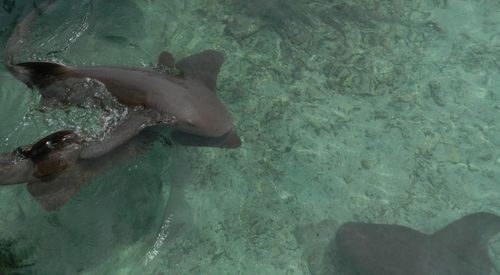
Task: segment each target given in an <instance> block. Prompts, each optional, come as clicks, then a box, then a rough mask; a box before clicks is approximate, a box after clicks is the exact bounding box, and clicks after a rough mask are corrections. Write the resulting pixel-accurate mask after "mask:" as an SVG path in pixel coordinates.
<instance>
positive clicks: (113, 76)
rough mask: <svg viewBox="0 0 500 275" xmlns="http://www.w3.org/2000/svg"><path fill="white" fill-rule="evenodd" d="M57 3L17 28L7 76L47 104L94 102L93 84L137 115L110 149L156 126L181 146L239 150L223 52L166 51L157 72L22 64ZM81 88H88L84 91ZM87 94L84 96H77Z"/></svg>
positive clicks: (45, 4) (6, 57) (119, 131)
mask: <svg viewBox="0 0 500 275" xmlns="http://www.w3.org/2000/svg"><path fill="white" fill-rule="evenodd" d="M54 2H55V1H54V0H48V1H45V2H43V3H42V4H40V5H38V6H37V7H36V8H35V9H34V10H33V11H32V12H31V13H30V14H28V15H27V16H26V17H25V18H24V19H23V20H22V21H21V22H20V23H19V24H18V25H17V26H16V28H15V30H14V31H13V33H12V35H11V36H10V38H9V39H8V41H7V44H6V46H5V55H4V64H5V66H6V67H7V69H8V71H9V72H10V73H11V74H12V75H13V76H14V77H15V78H17V79H18V80H20V81H21V82H23V83H25V84H26V85H27V86H28V87H30V88H36V89H38V90H39V92H40V94H41V96H42V102H58V103H59V104H62V105H67V104H74V105H79V104H82V102H78V100H77V101H76V102H75V101H74V100H75V99H83V100H84V99H86V98H89V97H92V93H91V92H89V91H88V90H89V89H88V85H78V84H79V83H82V82H88V81H93V82H97V83H99V84H101V85H102V86H104V87H105V89H106V90H107V91H108V92H109V93H110V94H111V95H112V96H113V97H114V98H116V99H117V101H118V102H119V103H120V104H123V105H124V106H127V107H128V108H130V109H131V110H132V111H131V112H130V114H128V115H127V116H126V117H125V118H124V119H123V120H122V122H121V123H119V124H118V125H117V126H116V127H115V128H113V129H111V132H113V131H114V132H116V134H114V133H113V134H111V136H121V137H124V138H123V139H121V140H118V141H117V140H113V139H108V140H106V141H105V142H107V143H108V146H107V147H108V148H109V149H110V150H111V149H112V148H114V147H116V146H118V145H120V144H123V142H124V141H126V140H127V139H128V138H131V137H132V136H134V135H136V134H137V133H139V132H140V131H141V130H142V129H143V128H145V127H148V126H151V125H157V124H162V125H166V126H168V128H169V129H170V130H171V132H172V140H173V141H174V142H176V143H178V144H181V145H187V146H209V147H220V148H238V147H240V145H241V139H240V137H239V135H238V134H237V133H236V130H235V127H234V125H233V124H234V123H233V119H232V117H231V115H230V113H229V111H228V110H227V108H226V106H225V105H224V104H223V103H222V102H221V100H220V99H219V97H218V96H217V94H216V85H217V77H218V74H219V72H220V69H221V67H222V65H223V63H224V54H223V53H222V52H220V51H216V50H205V51H202V52H200V53H197V54H193V55H191V56H188V57H185V58H183V59H181V60H179V61H177V62H176V61H175V59H174V57H173V55H172V54H171V53H169V52H166V51H164V52H162V53H161V54H160V55H159V57H158V66H157V67H156V68H153V69H147V68H129V67H108V66H70V65H66V64H61V63H55V62H45V61H33V62H17V61H16V55H17V52H18V51H19V48H20V46H21V45H22V44H23V43H26V41H27V40H28V38H29V31H28V29H29V27H30V25H31V24H32V23H33V21H34V20H35V19H36V17H37V16H38V15H39V14H42V13H44V12H46V11H47V9H48V8H49V7H50V6H52V5H53V4H54ZM174 72H177V73H174ZM81 87H86V88H83V90H82V88H81ZM82 93H84V96H83V97H82V96H75V95H79V94H82ZM138 114H139V116H140V117H141V118H140V119H142V123H141V124H139V126H137V127H136V128H134V129H130V126H129V125H128V124H129V121H130V120H133V121H137V120H138V118H137V117H136V116H137V115H138ZM103 142H104V141H103ZM103 142H102V143H103ZM103 147H104V145H103ZM101 153H103V154H104V153H106V152H104V151H101ZM87 157H88V158H93V157H98V155H92V154H89V155H87Z"/></svg>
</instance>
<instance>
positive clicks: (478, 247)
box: [336, 212, 500, 275]
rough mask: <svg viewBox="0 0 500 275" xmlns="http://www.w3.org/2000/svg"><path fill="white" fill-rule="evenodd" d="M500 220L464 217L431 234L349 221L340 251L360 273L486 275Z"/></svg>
mask: <svg viewBox="0 0 500 275" xmlns="http://www.w3.org/2000/svg"><path fill="white" fill-rule="evenodd" d="M499 231H500V217H498V216H496V215H494V214H490V213H484V212H480V213H475V214H471V215H468V216H465V217H463V218H461V219H459V220H457V221H455V222H452V223H451V224H449V225H447V226H445V227H444V228H442V229H441V230H439V231H437V232H436V233H434V234H432V235H427V234H424V233H421V232H419V231H416V230H413V229H411V228H408V227H405V226H400V225H390V224H370V223H355V222H349V223H345V224H343V225H342V226H341V227H340V228H339V230H338V231H337V235H336V244H337V247H338V252H339V254H340V255H341V257H342V259H344V260H345V261H346V262H347V263H348V265H349V266H351V267H352V268H353V269H354V270H355V271H356V272H357V274H360V275H423V274H429V275H431V274H434V275H487V274H490V271H491V269H492V264H491V261H490V258H489V255H488V248H487V244H488V241H489V240H490V239H491V237H493V236H494V235H495V234H497V233H498V232H499Z"/></svg>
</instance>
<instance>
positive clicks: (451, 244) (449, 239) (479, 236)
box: [432, 212, 500, 274]
mask: <svg viewBox="0 0 500 275" xmlns="http://www.w3.org/2000/svg"><path fill="white" fill-rule="evenodd" d="M499 232H500V217H499V216H497V215H494V214H490V213H486V212H479V213H474V214H470V215H467V216H465V217H463V218H461V219H459V220H457V221H454V222H452V223H450V224H449V225H447V226H445V227H444V228H442V229H441V230H439V231H437V232H436V233H434V234H433V235H432V239H433V241H434V242H438V243H440V244H442V245H444V246H445V247H448V248H450V249H451V250H453V251H454V253H456V255H457V256H459V257H460V258H461V259H464V260H466V261H467V262H468V263H469V264H472V265H474V266H476V267H478V268H479V267H486V266H487V267H491V262H490V257H489V255H488V241H489V240H490V239H491V238H492V237H493V236H494V235H496V234H498V233H499ZM486 271H487V273H488V272H489V270H486ZM478 274H479V273H478ZM481 274H483V273H481ZM484 274H486V273H484Z"/></svg>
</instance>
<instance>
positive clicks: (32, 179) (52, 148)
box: [0, 129, 166, 211]
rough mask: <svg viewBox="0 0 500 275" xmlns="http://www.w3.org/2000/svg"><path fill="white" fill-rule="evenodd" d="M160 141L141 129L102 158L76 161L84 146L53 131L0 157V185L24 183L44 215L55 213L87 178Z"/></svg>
mask: <svg viewBox="0 0 500 275" xmlns="http://www.w3.org/2000/svg"><path fill="white" fill-rule="evenodd" d="M162 139H163V136H162V135H161V133H160V132H159V131H153V129H145V130H143V131H141V132H140V133H138V134H137V135H135V136H134V137H132V138H131V139H129V140H127V141H126V142H125V143H123V144H122V145H120V146H117V147H116V148H114V149H113V150H111V151H109V152H107V153H106V154H103V155H102V154H100V156H99V157H96V158H91V159H86V158H82V157H80V154H81V153H82V152H84V151H85V147H86V146H87V145H86V144H85V143H84V142H83V138H82V137H81V136H80V135H79V134H77V133H76V132H75V131H73V130H62V131H57V132H54V133H51V134H50V135H47V136H45V137H43V138H41V139H40V140H38V141H37V142H35V143H33V144H29V145H24V146H20V147H18V148H16V149H15V150H13V151H12V152H5V153H1V154H0V185H15V184H23V183H27V189H28V192H29V193H30V195H31V196H32V197H33V198H35V200H36V201H38V202H39V203H40V205H41V206H42V207H43V208H44V209H46V210H47V211H55V210H58V209H59V208H61V207H62V206H64V204H66V203H67V202H68V201H69V200H70V198H71V197H73V196H74V195H75V194H77V193H78V191H79V190H80V188H81V187H82V186H84V185H85V184H86V183H87V182H88V181H89V180H90V179H91V178H93V177H96V176H98V175H100V174H103V173H105V172H106V171H108V170H109V169H111V168H112V167H114V166H116V165H117V164H120V163H122V162H124V161H127V160H130V159H133V158H135V157H136V156H138V155H139V154H141V153H142V152H144V151H145V150H146V149H148V148H149V145H151V144H152V143H153V142H155V141H157V140H162ZM164 144H166V143H165V142H164ZM97 148H98V147H97V146H96V147H94V148H93V150H97ZM103 150H107V148H103Z"/></svg>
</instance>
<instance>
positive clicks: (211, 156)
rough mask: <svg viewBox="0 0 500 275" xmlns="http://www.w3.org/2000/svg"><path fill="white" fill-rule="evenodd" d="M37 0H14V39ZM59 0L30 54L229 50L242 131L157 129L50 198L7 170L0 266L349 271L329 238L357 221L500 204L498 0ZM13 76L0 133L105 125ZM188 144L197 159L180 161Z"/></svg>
mask: <svg viewBox="0 0 500 275" xmlns="http://www.w3.org/2000/svg"><path fill="white" fill-rule="evenodd" d="M7 2H9V1H6V2H5V3H7ZM89 3H91V4H89ZM31 6H32V4H31V1H15V5H14V6H13V8H12V10H11V11H10V12H8V11H6V10H5V8H4V9H2V10H1V13H0V22H2V24H1V25H0V32H1V33H0V36H1V38H2V41H3V44H4V42H5V39H6V38H7V37H8V35H9V34H10V31H11V30H12V28H13V27H14V26H15V24H16V22H18V20H19V18H20V15H21V14H25V13H26V12H27V11H28V10H30V9H31ZM4 7H5V4H4ZM8 9H11V8H8ZM51 14H53V15H55V16H46V17H44V18H42V19H41V23H40V24H38V25H37V26H36V27H35V30H34V32H35V34H36V35H35V37H33V40H32V44H29V45H26V47H25V48H26V49H25V50H24V51H23V54H22V55H23V56H24V57H26V58H27V59H30V58H32V59H36V58H52V59H55V60H59V61H61V62H62V61H64V62H65V63H68V64H76V65H90V64H96V65H120V66H129V67H134V66H135V67H136V66H145V67H152V66H154V64H155V63H156V57H157V56H158V54H159V53H160V52H161V51H163V50H168V51H170V52H172V53H173V55H174V56H189V55H191V54H193V53H196V52H200V51H202V50H204V49H212V48H215V49H217V50H221V51H223V52H225V57H226V62H225V64H224V66H223V68H222V71H221V73H220V76H219V81H218V84H217V86H218V89H217V93H218V96H219V97H220V98H221V100H222V101H223V102H224V104H225V105H226V106H228V108H229V111H230V112H231V114H233V116H234V119H235V124H236V128H237V130H238V133H240V134H241V137H242V139H243V145H242V147H241V148H239V149H238V150H234V151H226V150H220V149H207V148H181V147H178V148H174V149H165V148H164V147H163V146H162V145H160V144H155V145H154V146H153V147H152V148H150V149H148V150H147V153H145V154H143V155H142V156H140V157H139V158H138V159H136V160H132V161H131V162H128V163H125V164H123V165H121V166H119V167H116V168H115V169H113V170H112V171H110V172H109V173H106V174H105V175H103V176H100V177H97V178H95V179H94V180H93V181H92V183H91V184H89V185H87V186H86V187H85V188H84V189H83V190H82V192H81V194H79V195H78V196H77V197H76V199H75V201H74V202H72V203H70V204H69V205H68V206H67V207H64V208H63V209H61V210H60V211H58V212H56V213H46V212H44V211H43V210H42V209H40V207H39V206H38V205H37V204H36V203H35V202H33V201H32V200H31V198H30V197H29V196H28V195H27V194H26V192H25V188H24V187H23V186H12V187H5V188H0V221H1V222H0V229H1V230H0V240H2V243H1V244H0V249H1V251H0V253H1V255H6V256H2V260H0V266H1V267H5V266H7V267H9V268H23V269H18V270H26V269H30V270H32V271H33V272H34V273H35V274H75V273H80V274H332V273H333V274H342V273H343V272H342V271H341V270H340V265H339V264H338V262H337V261H336V259H337V258H338V251H337V248H335V246H332V245H331V241H332V239H334V236H335V234H336V232H337V230H338V228H339V227H340V225H341V224H343V223H345V222H348V221H356V222H364V223H380V224H397V225H401V226H404V227H407V228H412V229H415V230H418V231H420V232H423V233H426V234H431V233H433V232H436V231H437V230H439V229H440V228H442V227H443V226H444V225H446V224H449V223H451V222H453V221H456V220H458V219H460V218H461V217H464V216H466V215H467V214H472V213H477V212H482V211H484V212H489V213H493V214H500V203H499V202H500V189H499V188H498V182H499V178H500V166H499V164H500V150H499V147H498V146H499V145H500V138H499V137H500V124H499V120H498V119H497V117H498V112H499V108H500V107H499V106H500V102H499V95H498V93H499V87H500V70H499V68H500V2H497V1H486V0H483V1H482V0H479V1H465V0H453V1H451V0H450V1H446V0H419V1H401V0H384V1H375V0H373V1H371V0H351V1H342V0H341V1H321V0H319V1H306V0H298V1H281V0H274V1H273V0H272V1H263V0H259V1H251V2H249V1H239V0H194V1H181V0H176V1H174V0H168V1H165V0H148V1H133V0H128V1H104V0H103V1H81V2H78V3H73V2H71V3H70V2H65V3H61V4H58V5H57V6H56V7H55V9H54V11H53V12H52V13H51ZM42 22H43V24H42ZM4 23H5V24H4ZM51 52H52V53H51ZM33 53H36V54H33ZM49 53H51V54H49ZM0 82H1V83H2V85H0V97H1V98H0V117H1V118H2V121H0V138H1V140H2V143H1V144H0V149H2V150H1V151H9V150H12V149H14V148H15V147H16V146H17V145H19V144H29V143H30V142H32V141H33V140H37V139H38V138H40V137H42V136H44V135H45V134H47V133H49V132H51V131H53V130H55V129H59V128H62V127H63V126H68V125H83V126H81V127H91V126H95V125H93V124H92V121H93V120H91V119H90V118H89V117H90V116H91V115H92V111H91V110H86V111H85V110H84V111H81V112H79V113H75V111H73V110H65V111H61V112H60V113H58V114H57V116H54V117H52V116H49V117H48V116H47V115H46V114H40V113H37V112H36V111H35V110H34V107H33V106H35V104H36V101H37V98H36V96H35V95H34V93H31V92H30V91H29V90H28V89H27V88H25V87H23V86H22V85H20V84H19V83H17V82H16V80H15V79H13V78H12V77H10V75H8V74H7V73H6V72H5V70H2V73H0ZM82 121H83V122H85V123H87V124H84V123H83V122H82ZM89 121H90V122H89ZM88 125H90V126H88ZM179 154H180V155H182V156H183V159H187V162H189V163H190V165H191V166H190V167H191V169H190V172H189V173H186V174H188V176H187V177H180V176H179V175H176V176H174V177H172V175H174V171H175V170H176V169H178V168H174V167H175V165H174V164H175V159H177V158H178V156H179ZM175 181H177V182H179V181H180V182H182V183H183V188H182V190H181V189H175V188H174V187H173V186H178V185H176V184H172V182H175ZM174 191H175V192H182V194H184V195H185V197H186V199H187V203H188V205H189V207H190V208H188V206H187V205H185V208H183V209H187V210H186V211H184V212H183V214H180V216H183V218H185V219H180V221H179V222H178V223H176V221H175V213H174V214H173V217H170V214H168V213H171V212H169V210H168V209H167V210H166V209H165V207H166V206H167V204H168V203H167V202H168V201H169V194H170V193H171V192H172V193H173V192H174ZM180 205H183V204H181V203H179V204H177V206H180ZM188 216H189V218H187V217H188ZM180 225H182V226H180ZM178 228H183V229H182V230H180V231H179V230H178ZM169 232H170V234H169ZM173 232H175V234H174V233H173ZM179 232H180V233H179ZM498 238H499V237H498V236H496V237H493V239H492V240H491V241H490V242H489V251H488V255H489V258H490V259H491V261H492V263H493V269H492V274H498V272H497V271H496V270H497V268H495V266H500V246H499V245H498V240H499V239H498ZM4 251H5V252H4ZM37 272H38V273H37ZM21 274H22V273H21Z"/></svg>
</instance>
